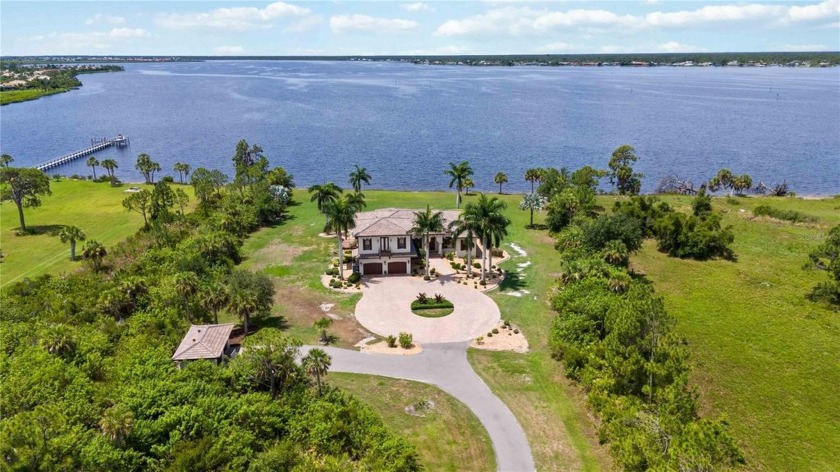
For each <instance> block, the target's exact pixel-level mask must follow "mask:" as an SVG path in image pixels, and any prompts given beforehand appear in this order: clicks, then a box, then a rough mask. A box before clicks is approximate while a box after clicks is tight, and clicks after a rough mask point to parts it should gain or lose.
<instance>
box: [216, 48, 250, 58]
mask: <svg viewBox="0 0 840 472" xmlns="http://www.w3.org/2000/svg"><path fill="white" fill-rule="evenodd" d="M243 50H244V49H243V48H242V46H219V47H217V48H216V49H214V51H216V54H218V55H220V56H235V55H237V54H242V51H243Z"/></svg>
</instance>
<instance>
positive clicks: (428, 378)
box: [301, 315, 536, 472]
mask: <svg viewBox="0 0 840 472" xmlns="http://www.w3.org/2000/svg"><path fill="white" fill-rule="evenodd" d="M450 316H451V315H450ZM312 347H314V346H304V347H303V348H302V349H301V351H302V352H304V353H305V352H306V351H308V350H309V349H311V348H312ZM321 349H324V350H325V351H327V354H329V355H330V357H332V366H331V367H330V370H331V371H334V372H352V373H358V374H372V375H382V376H385V377H395V378H401V379H407V380H415V381H419V382H424V383H429V384H433V385H436V386H438V387H440V389H441V390H443V391H445V392H447V393H449V394H450V395H452V396H453V397H455V398H457V399H458V400H460V401H461V402H463V403H464V404H465V405H466V406H467V408H469V409H470V410H471V411H472V412H473V413H475V415H476V417H478V419H479V421H481V423H482V424H483V425H484V427H485V429H487V433H488V434H489V436H490V440H491V441H492V443H493V449H494V451H495V453H496V464H497V465H498V468H499V470H500V471H504V472H508V471H510V472H528V471H533V470H536V466H535V464H534V458H533V456H532V455H531V449H530V447H529V446H528V440H527V439H526V437H525V432H524V431H523V430H522V427H521V426H520V425H519V422H518V421H517V420H516V417H515V416H513V413H512V412H511V411H510V409H509V408H508V407H507V405H505V404H504V403H503V402H502V401H501V400H499V398H498V397H497V396H496V395H494V394H493V392H492V391H490V388H489V387H487V384H485V383H484V381H483V380H481V378H480V377H479V376H478V375H477V374H476V373H475V372H474V371H473V370H472V366H470V363H469V362H468V361H467V352H466V349H467V343H465V342H463V343H447V344H427V345H425V346H424V350H423V352H422V353H421V354H418V355H416V356H392V355H388V354H370V353H363V352H358V351H351V350H348V349H339V348H333V347H326V348H321Z"/></svg>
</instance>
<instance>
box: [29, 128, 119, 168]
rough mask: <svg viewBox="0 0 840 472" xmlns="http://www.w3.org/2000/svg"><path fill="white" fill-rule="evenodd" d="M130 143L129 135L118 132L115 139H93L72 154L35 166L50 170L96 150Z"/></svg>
mask: <svg viewBox="0 0 840 472" xmlns="http://www.w3.org/2000/svg"><path fill="white" fill-rule="evenodd" d="M129 144H131V142H130V141H129V139H128V137H127V136H123V135H121V134H118V135H117V137H115V138H114V139H108V138H102V139H91V140H90V146H88V147H86V148H84V149H81V150H78V151H75V152H71V153H70V154H65V155H63V156H61V157H57V158H55V159H52V160H50V161H47V162H44V163H43V164H38V165H37V166H35V168H36V169H38V170H49V169H52V168H55V167H58V166H61V165H64V164H67V163H68V162H72V161H75V160H76V159H78V158H80V157H84V156H88V155H90V154H93V153H95V152H99V151H101V150H103V149H105V148H109V147H111V146H116V147H124V146H128V145H129Z"/></svg>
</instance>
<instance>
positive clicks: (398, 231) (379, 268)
mask: <svg viewBox="0 0 840 472" xmlns="http://www.w3.org/2000/svg"><path fill="white" fill-rule="evenodd" d="M415 211H416V210H404V209H398V208H385V209H382V210H374V211H366V212H361V213H357V214H356V228H355V229H354V230H353V237H354V238H355V239H356V243H357V245H358V264H359V273H361V274H362V275H388V274H408V273H410V272H411V260H412V258H416V257H419V255H420V251H419V249H422V248H423V241H422V239H421V238H417V237H415V236H413V235H412V234H411V228H412V227H413V226H414V218H415V216H414V213H415ZM441 213H442V214H443V227H444V230H443V231H442V232H440V233H432V234H430V235H429V256H430V257H433V256H442V255H444V254H445V253H447V252H452V251H455V252H456V253H457V255H458V256H461V257H463V256H464V255H465V254H466V248H467V247H468V246H470V245H469V244H467V243H466V240H465V238H461V237H455V235H454V234H452V232H451V231H449V223H450V222H452V221H455V220H456V219H458V216H459V215H460V213H461V212H460V211H458V210H443V211H442V212H441ZM471 246H472V248H473V250H475V251H476V252H479V251H478V250H477V249H475V248H476V245H475V244H472V245H471ZM479 253H480V252H479Z"/></svg>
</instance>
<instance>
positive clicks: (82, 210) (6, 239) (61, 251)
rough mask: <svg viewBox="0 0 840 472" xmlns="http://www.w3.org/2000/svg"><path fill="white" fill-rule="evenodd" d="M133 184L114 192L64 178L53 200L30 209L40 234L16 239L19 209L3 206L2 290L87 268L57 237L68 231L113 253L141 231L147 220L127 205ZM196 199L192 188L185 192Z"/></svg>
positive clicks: (46, 199) (28, 219)
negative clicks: (81, 234)
mask: <svg viewBox="0 0 840 472" xmlns="http://www.w3.org/2000/svg"><path fill="white" fill-rule="evenodd" d="M128 187H129V186H128V185H124V186H122V187H111V186H110V185H109V184H108V183H94V182H87V181H75V180H69V179H63V180H62V181H60V182H55V181H52V182H50V188H51V189H52V195H51V196H47V197H43V198H42V205H41V206H40V207H38V208H25V209H24V216H25V218H26V226H27V228H28V229H29V230H31V231H33V232H35V233H36V234H29V235H25V236H16V235H15V231H16V230H17V229H18V228H19V225H20V224H19V220H18V213H17V207H16V206H15V204H14V202H10V201H6V202H3V203H2V205H0V248H2V250H3V254H4V255H5V257H4V261H3V263H2V264H0V287H5V286H7V285H9V284H11V283H14V282H17V281H19V280H21V279H23V278H24V277H35V276H38V275H41V274H46V273H50V274H56V273H59V272H63V271H67V270H72V269H74V268H75V267H78V266H79V265H80V264H83V262H81V261H76V262H71V261H70V246H69V244H64V243H62V242H61V240H59V239H58V237H57V236H55V233H57V232H58V231H59V230H60V229H61V227H62V226H64V225H74V226H78V227H79V228H80V229H81V230H82V231H83V232H84V233H85V234H86V235H87V240H91V239H95V240H97V241H99V242H101V243H102V244H104V245H105V246H106V248H110V247H111V246H113V245H114V244H116V243H118V242H120V241H122V240H124V239H125V238H126V237H128V236H130V235H132V234H134V233H135V232H137V230H138V229H140V227H141V226H142V225H143V217H142V216H140V215H139V214H137V213H129V212H127V211H126V210H125V209H124V208H123V206H122V201H123V199H124V198H125V197H126V196H127V195H128V194H126V193H125V190H126V189H127V188H128ZM181 188H183V189H184V191H185V192H187V194H188V195H190V196H192V187H189V186H183V187H181ZM83 245H84V242H82V243H77V245H76V255H77V257H79V256H80V255H81V248H82V246H83Z"/></svg>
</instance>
